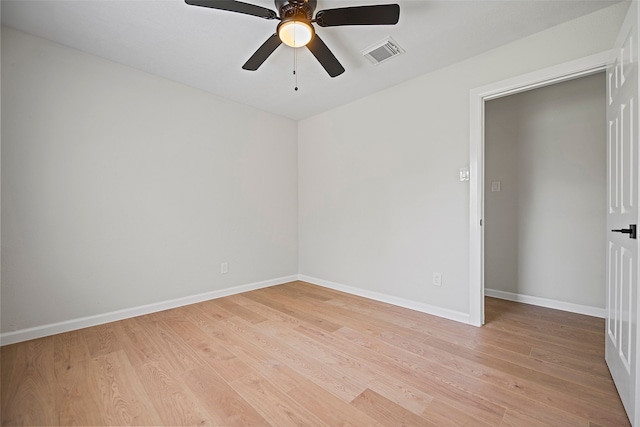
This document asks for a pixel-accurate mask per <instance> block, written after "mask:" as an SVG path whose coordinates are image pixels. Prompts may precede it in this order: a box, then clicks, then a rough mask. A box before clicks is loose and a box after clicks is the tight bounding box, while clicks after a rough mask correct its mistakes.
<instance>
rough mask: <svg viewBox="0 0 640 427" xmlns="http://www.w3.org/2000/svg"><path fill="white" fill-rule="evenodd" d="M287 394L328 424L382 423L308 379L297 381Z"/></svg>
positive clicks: (350, 426) (344, 426)
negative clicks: (296, 385)
mask: <svg viewBox="0 0 640 427" xmlns="http://www.w3.org/2000/svg"><path fill="white" fill-rule="evenodd" d="M287 394H288V395H289V396H290V397H291V398H292V399H295V400H296V402H298V403H300V404H301V405H302V406H304V407H305V408H306V409H307V410H308V411H309V412H311V413H313V414H314V415H315V416H316V417H317V418H319V419H321V420H322V421H323V422H324V423H325V424H327V425H329V426H335V427H361V426H372V427H373V426H376V427H382V426H383V425H384V424H381V423H379V422H378V421H376V420H375V419H374V418H372V417H370V416H369V415H368V414H366V413H364V412H362V411H360V410H359V409H358V408H356V407H355V406H353V405H351V404H349V403H348V402H345V401H344V400H342V399H340V398H338V397H336V396H333V395H332V394H331V393H327V392H326V390H324V389H323V388H322V387H320V386H318V385H317V384H315V383H314V382H312V381H309V380H305V381H303V382H301V383H299V384H298V387H296V388H294V389H293V390H291V391H290V392H288V393H287Z"/></svg>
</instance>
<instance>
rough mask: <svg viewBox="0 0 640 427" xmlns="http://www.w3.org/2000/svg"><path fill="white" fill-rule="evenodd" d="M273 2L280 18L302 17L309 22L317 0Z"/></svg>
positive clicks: (282, 0)
mask: <svg viewBox="0 0 640 427" xmlns="http://www.w3.org/2000/svg"><path fill="white" fill-rule="evenodd" d="M275 4H276V8H277V9H278V11H280V19H281V20H283V21H285V20H286V21H289V20H292V19H302V20H306V21H308V22H311V20H312V19H313V12H314V11H315V10H316V5H317V4H318V0H275Z"/></svg>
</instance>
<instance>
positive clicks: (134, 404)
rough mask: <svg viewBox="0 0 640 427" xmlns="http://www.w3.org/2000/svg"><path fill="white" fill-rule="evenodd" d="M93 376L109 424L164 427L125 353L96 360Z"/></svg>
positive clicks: (118, 352)
mask: <svg viewBox="0 0 640 427" xmlns="http://www.w3.org/2000/svg"><path fill="white" fill-rule="evenodd" d="M93 374H94V378H95V381H96V383H97V387H98V390H99V392H100V399H101V403H102V408H103V410H104V412H105V415H104V416H105V421H106V422H107V424H109V425H122V426H124V425H138V426H143V425H160V424H162V421H161V420H160V417H159V416H158V413H157V412H156V410H155V408H154V407H153V405H152V404H151V401H150V399H149V397H148V395H147V394H146V393H145V389H144V387H143V386H142V384H141V383H140V380H139V379H138V376H137V374H136V371H135V370H134V368H133V366H131V363H130V362H129V360H128V359H127V355H126V354H125V352H124V351H123V350H118V351H113V352H111V353H109V354H107V355H104V356H99V357H96V358H94V359H93Z"/></svg>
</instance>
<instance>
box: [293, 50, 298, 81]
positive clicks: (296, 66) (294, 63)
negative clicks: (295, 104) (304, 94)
mask: <svg viewBox="0 0 640 427" xmlns="http://www.w3.org/2000/svg"><path fill="white" fill-rule="evenodd" d="M297 69H298V48H295V47H294V48H293V75H294V76H295V81H296V87H295V88H294V90H295V91H296V92H297V91H298V73H297V72H296V70H297Z"/></svg>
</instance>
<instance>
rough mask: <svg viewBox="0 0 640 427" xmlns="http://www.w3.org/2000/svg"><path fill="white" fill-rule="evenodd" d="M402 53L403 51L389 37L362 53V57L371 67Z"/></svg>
mask: <svg viewBox="0 0 640 427" xmlns="http://www.w3.org/2000/svg"><path fill="white" fill-rule="evenodd" d="M403 53H404V49H403V48H401V47H400V46H399V45H398V43H396V41H395V40H393V39H392V38H391V37H388V38H386V39H385V40H383V41H381V42H379V43H376V44H374V45H373V46H370V47H368V48H366V49H365V50H363V51H362V54H363V55H364V57H365V58H367V59H368V60H369V61H370V62H371V63H372V64H373V65H378V64H380V63H382V62H385V61H388V60H389V59H391V58H394V57H396V56H398V55H400V54H403Z"/></svg>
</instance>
